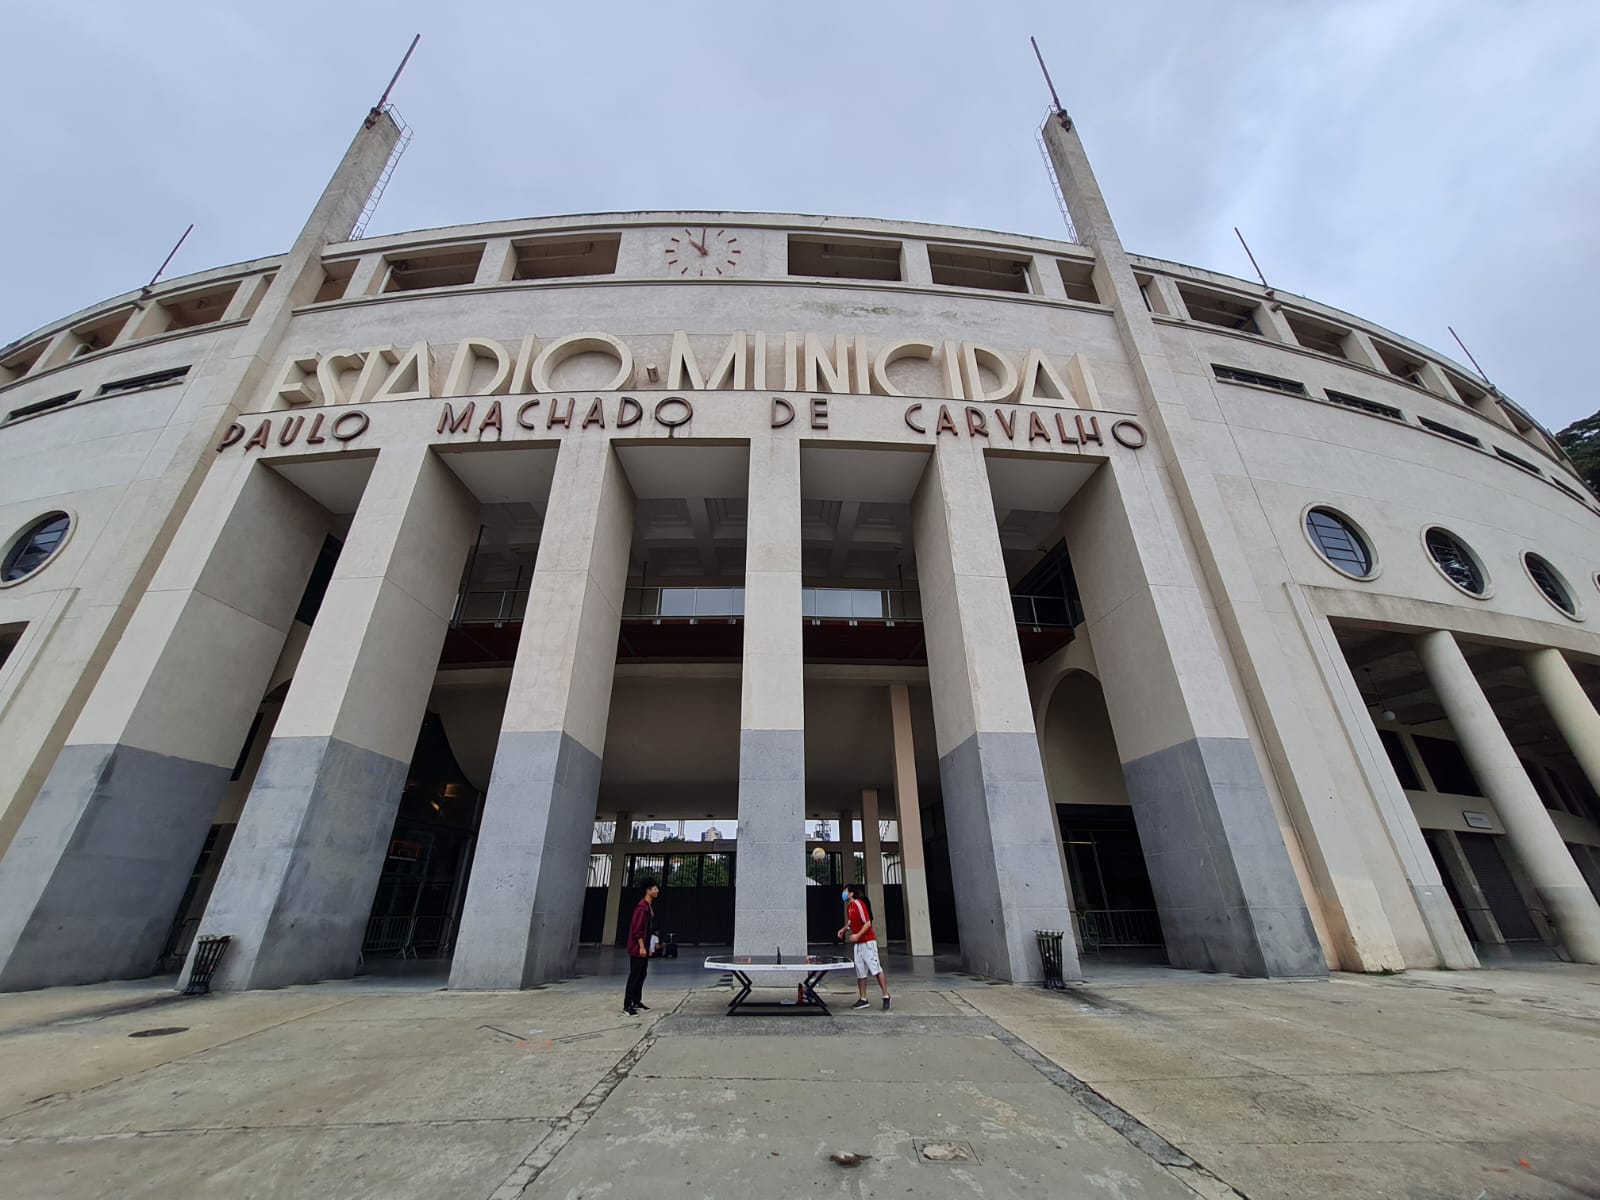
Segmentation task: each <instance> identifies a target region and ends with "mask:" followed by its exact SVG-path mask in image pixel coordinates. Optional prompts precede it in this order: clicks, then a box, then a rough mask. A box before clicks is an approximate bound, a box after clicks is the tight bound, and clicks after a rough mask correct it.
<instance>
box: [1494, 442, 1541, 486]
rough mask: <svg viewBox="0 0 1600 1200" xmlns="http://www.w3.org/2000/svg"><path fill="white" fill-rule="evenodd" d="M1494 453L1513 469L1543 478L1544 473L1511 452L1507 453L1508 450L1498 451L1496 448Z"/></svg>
mask: <svg viewBox="0 0 1600 1200" xmlns="http://www.w3.org/2000/svg"><path fill="white" fill-rule="evenodd" d="M1494 452H1495V453H1496V454H1497V455H1499V456H1500V457H1501V458H1503V459H1504V460H1505V461H1506V462H1508V463H1510V464H1511V465H1512V466H1513V467H1517V468H1520V469H1521V470H1524V471H1526V472H1527V473H1528V474H1530V475H1538V476H1539V477H1540V478H1543V477H1544V472H1543V471H1541V470H1539V468H1538V467H1536V466H1534V465H1533V464H1532V463H1531V462H1529V461H1528V460H1527V459H1525V458H1519V457H1518V456H1517V455H1515V454H1513V453H1511V451H1509V450H1502V449H1500V447H1499V446H1496V447H1495V448H1494Z"/></svg>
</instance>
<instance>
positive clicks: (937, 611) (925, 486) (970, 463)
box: [911, 440, 1079, 983]
mask: <svg viewBox="0 0 1600 1200" xmlns="http://www.w3.org/2000/svg"><path fill="white" fill-rule="evenodd" d="M911 522H912V536H913V537H914V538H915V543H916V552H917V575H918V577H919V579H920V580H921V593H922V611H923V625H924V628H925V630H926V632H927V646H928V682H929V685H930V686H931V688H932V692H933V722H934V732H935V735H936V737H937V739H938V750H939V780H940V785H941V788H942V790H943V793H944V808H945V820H946V824H947V826H948V828H949V833H950V870H951V874H952V876H953V878H954V882H955V899H956V920H957V923H958V925H959V927H960V932H961V953H962V956H963V958H964V959H965V961H966V964H967V967H968V969H969V970H971V971H974V972H976V973H977V974H980V975H988V976H991V977H994V978H997V979H1005V980H1009V981H1011V982H1013V983H1022V982H1027V981H1036V980H1039V979H1042V978H1043V970H1044V968H1043V965H1042V964H1041V962H1040V960H1039V952H1038V948H1037V945H1036V943H1035V941H1034V936H1033V932H1034V930H1036V929H1067V928H1070V926H1069V924H1068V922H1069V921H1070V920H1071V911H1070V905H1069V902H1068V898H1067V887H1066V880H1065V878H1064V877H1063V876H1062V874H1061V858H1060V855H1059V854H1058V853H1057V851H1056V846H1055V843H1056V840H1057V834H1056V824H1055V816H1054V813H1053V812H1052V810H1051V807H1050V797H1049V794H1048V792H1047V790H1046V788H1045V780H1044V764H1043V761H1042V760H1041V759H1040V757H1039V741H1038V738H1037V736H1036V734H1035V732H1034V724H1033V711H1032V708H1031V706H1030V704H1029V700H1028V683H1027V679H1026V678H1025V677H1024V675H1023V671H1022V654H1021V651H1020V649H1019V647H1018V644H1017V631H1016V625H1015V624H1014V622H1013V617H1012V614H1011V590H1010V587H1009V585H1008V584H1007V581H1006V572H1005V562H1004V560H1003V559H1002V558H1001V554H1000V536H999V532H998V530H997V529H996V527H995V516H994V500H993V498H992V496H991V495H990V492H989V477H988V474H987V473H986V471H985V467H984V458H983V452H982V449H981V448H980V447H979V446H978V445H977V444H975V442H972V441H966V440H961V441H954V440H952V441H945V440H940V441H939V443H938V444H937V445H936V446H935V448H934V452H933V455H932V457H931V458H930V460H929V462H928V466H927V469H926V470H925V471H924V472H923V476H922V482H921V483H920V484H919V485H918V487H917V491H916V494H915V496H913V498H912V502H911ZM1063 953H1064V959H1065V961H1064V962H1063V963H1062V967H1063V970H1064V972H1065V977H1066V978H1067V979H1077V978H1079V970H1078V962H1077V955H1076V953H1075V952H1074V950H1073V947H1072V944H1071V942H1070V941H1069V942H1068V943H1067V944H1066V945H1065V946H1064V948H1063Z"/></svg>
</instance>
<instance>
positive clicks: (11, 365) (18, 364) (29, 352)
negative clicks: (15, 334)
mask: <svg viewBox="0 0 1600 1200" xmlns="http://www.w3.org/2000/svg"><path fill="white" fill-rule="evenodd" d="M48 344H49V339H48V338H40V339H39V340H38V341H36V342H30V343H29V344H28V345H26V346H23V347H21V348H20V349H18V350H14V351H12V352H11V353H10V354H8V355H6V356H5V357H4V358H0V384H4V383H10V382H12V381H13V380H16V379H21V378H22V377H23V376H24V375H26V374H27V373H28V372H29V371H31V370H33V368H34V364H36V363H37V362H38V361H39V358H40V356H41V355H43V354H44V349H45V346H47V345H48Z"/></svg>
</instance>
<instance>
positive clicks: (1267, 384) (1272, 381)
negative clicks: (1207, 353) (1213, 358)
mask: <svg viewBox="0 0 1600 1200" xmlns="http://www.w3.org/2000/svg"><path fill="white" fill-rule="evenodd" d="M1211 370H1212V371H1213V372H1214V373H1215V374H1216V377H1217V378H1218V379H1220V380H1221V381H1222V382H1223V383H1245V384H1249V385H1251V386H1252V387H1264V388H1271V389H1272V390H1273V391H1275V392H1286V393H1288V394H1289V395H1291V396H1309V395H1310V393H1308V392H1307V391H1306V385H1305V384H1303V383H1301V382H1300V381H1299V380H1298V379H1280V378H1279V377H1278V376H1276V375H1263V374H1262V373H1261V372H1260V371H1245V370H1242V369H1240V368H1239V367H1225V366H1223V365H1222V364H1221V363H1212V364H1211Z"/></svg>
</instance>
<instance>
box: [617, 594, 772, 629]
mask: <svg viewBox="0 0 1600 1200" xmlns="http://www.w3.org/2000/svg"><path fill="white" fill-rule="evenodd" d="M742 616H744V589H743V588H742V587H631V588H628V589H626V590H625V591H624V593H623V596H622V617H623V620H634V621H638V620H647V621H661V620H689V621H701V620H706V619H707V618H716V617H721V618H724V619H726V620H730V621H731V620H733V619H735V618H737V617H742Z"/></svg>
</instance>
